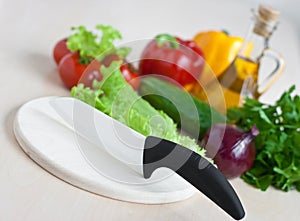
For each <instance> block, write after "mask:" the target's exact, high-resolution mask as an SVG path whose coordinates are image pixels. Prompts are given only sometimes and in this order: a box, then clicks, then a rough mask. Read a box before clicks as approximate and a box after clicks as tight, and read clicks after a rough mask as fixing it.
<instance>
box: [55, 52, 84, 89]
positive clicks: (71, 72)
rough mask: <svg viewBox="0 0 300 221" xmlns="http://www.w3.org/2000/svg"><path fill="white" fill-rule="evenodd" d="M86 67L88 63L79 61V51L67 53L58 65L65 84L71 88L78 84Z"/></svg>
mask: <svg viewBox="0 0 300 221" xmlns="http://www.w3.org/2000/svg"><path fill="white" fill-rule="evenodd" d="M86 67H87V65H82V64H80V63H79V54H78V53H77V52H74V53H70V54H67V55H65V56H64V57H63V58H62V60H61V61H60V62H59V65H58V71H59V75H60V78H61V79H62V81H63V82H64V84H65V86H66V87H67V88H69V89H71V88H72V87H73V86H75V85H77V83H78V81H79V79H80V78H81V75H82V73H83V72H84V70H85V69H86Z"/></svg>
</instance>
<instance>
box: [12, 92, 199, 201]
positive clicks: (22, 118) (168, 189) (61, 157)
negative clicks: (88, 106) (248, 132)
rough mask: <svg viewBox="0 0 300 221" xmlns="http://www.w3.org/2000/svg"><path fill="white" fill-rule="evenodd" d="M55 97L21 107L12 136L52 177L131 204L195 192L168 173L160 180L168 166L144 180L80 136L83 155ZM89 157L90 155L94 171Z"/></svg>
mask: <svg viewBox="0 0 300 221" xmlns="http://www.w3.org/2000/svg"><path fill="white" fill-rule="evenodd" d="M53 98H54V97H44V98H39V99H36V100H32V101H29V102H28V103H26V104H24V105H23V106H22V107H21V108H20V109H19V111H18V113H17V115H16V118H15V122H14V133H15V136H16V138H17V140H18V142H19V144H20V145H21V147H22V148H23V150H24V151H25V153H26V154H28V156H29V157H30V158H32V159H33V160H34V161H35V162H36V163H38V164H39V165H40V166H42V167H43V168H44V169H46V170H47V171H49V172H50V173H52V174H54V175H55V176H57V177H59V178H61V179H62V180H64V181H66V182H68V183H70V184H73V185H74V186H77V187H80V188H82V189H85V190H88V191H90V192H93V193H96V194H99V195H102V196H106V197H110V198H114V199H118V200H122V201H129V202H135V203H145V204H160V203H170V202H176V201H180V200H184V199H186V198H188V197H190V196H192V195H193V194H194V193H195V192H196V191H197V190H196V189H195V188H194V187H193V186H192V185H190V184H189V183H188V182H186V181H185V180H184V179H183V178H181V177H180V176H178V175H177V174H176V173H170V171H169V174H170V175H169V176H167V177H164V178H163V179H159V176H160V172H165V171H164V170H167V169H166V168H161V169H158V170H157V172H156V171H155V172H154V173H153V176H152V177H151V178H150V179H144V178H143V177H142V176H141V175H139V174H137V173H135V172H134V171H132V170H131V169H130V168H128V167H127V166H126V165H124V164H123V163H121V162H119V161H117V160H116V159H114V158H113V157H111V156H110V155H109V154H108V153H106V152H104V151H101V150H100V149H99V148H98V147H96V146H95V145H94V144H92V143H90V142H88V141H87V140H84V138H81V139H82V140H81V141H80V143H81V146H82V144H84V148H85V153H88V154H83V153H82V151H81V150H80V148H78V146H77V144H78V139H79V138H78V136H76V134H75V132H74V130H72V128H71V127H70V126H68V125H67V124H66V123H65V122H64V120H63V119H62V118H61V117H60V116H59V115H58V114H57V113H56V111H55V110H54V109H53V107H52V106H51V104H50V103H49V102H50V101H51V99H53ZM87 155H89V156H87ZM87 157H93V162H94V163H95V162H96V164H97V168H98V169H97V170H96V169H95V168H94V167H93V166H92V165H91V164H90V163H89V161H88V160H87ZM99 168H101V169H100V170H99ZM160 170H161V171H160Z"/></svg>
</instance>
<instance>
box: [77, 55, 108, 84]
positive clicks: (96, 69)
mask: <svg viewBox="0 0 300 221" xmlns="http://www.w3.org/2000/svg"><path fill="white" fill-rule="evenodd" d="M100 67H101V64H100V63H99V61H97V60H93V61H92V62H91V63H90V64H89V65H87V66H86V69H85V70H84V72H83V74H82V75H81V77H80V79H79V81H78V82H77V84H79V83H82V84H84V86H85V87H89V88H93V81H94V80H97V81H101V80H102V78H103V76H102V74H101V72H100Z"/></svg>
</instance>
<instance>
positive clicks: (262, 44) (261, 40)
mask: <svg viewBox="0 0 300 221" xmlns="http://www.w3.org/2000/svg"><path fill="white" fill-rule="evenodd" d="M255 28H256V27H255V24H252V25H251V26H250V28H249V30H248V34H247V35H246V37H245V38H244V43H243V45H242V47H241V50H240V51H239V53H238V56H239V57H243V58H247V59H250V60H251V61H253V62H255V63H259V62H260V59H261V57H262V56H263V53H264V51H265V50H266V49H267V48H268V47H269V37H266V36H263V35H261V34H259V33H256V32H255Z"/></svg>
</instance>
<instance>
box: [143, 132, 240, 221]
mask: <svg viewBox="0 0 300 221" xmlns="http://www.w3.org/2000/svg"><path fill="white" fill-rule="evenodd" d="M160 167H167V168H169V169H172V170H173V171H175V172H176V173H177V174H179V175H180V176H181V177H183V178H184V179H185V180H186V181H188V182H189V183H190V184H192V185H193V186H194V187H196V188H197V189H198V190H199V191H201V192H202V193H203V194H205V195H206V196H207V197H208V198H210V199H211V200H212V201H213V202H215V203H216V204H217V205H218V206H219V207H221V208H222V209H223V210H224V211H225V212H227V213H228V214H229V215H231V216H232V217H233V218H234V219H236V220H240V219H242V218H243V217H244V216H245V211H244V209H243V206H242V204H241V202H240V200H239V198H238V196H237V194H236V192H235V191H234V189H233V188H232V186H231V185H230V183H229V182H228V181H227V179H226V178H225V176H224V175H223V174H222V173H221V172H220V171H219V170H218V169H217V168H216V167H215V166H213V165H212V164H211V163H209V162H208V161H207V160H206V159H205V158H203V157H201V156H200V155H199V154H197V153H195V152H193V151H192V150H190V149H188V148H185V147H183V146H180V145H179V144H176V143H173V142H171V141H168V140H164V139H162V138H157V137H152V136H149V137H147V138H146V141H145V146H144V155H143V173H144V177H145V178H149V177H150V176H151V174H152V173H153V171H154V170H156V169H157V168H160Z"/></svg>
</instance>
